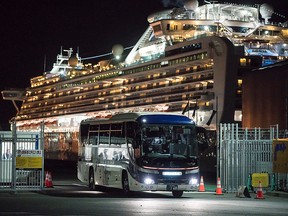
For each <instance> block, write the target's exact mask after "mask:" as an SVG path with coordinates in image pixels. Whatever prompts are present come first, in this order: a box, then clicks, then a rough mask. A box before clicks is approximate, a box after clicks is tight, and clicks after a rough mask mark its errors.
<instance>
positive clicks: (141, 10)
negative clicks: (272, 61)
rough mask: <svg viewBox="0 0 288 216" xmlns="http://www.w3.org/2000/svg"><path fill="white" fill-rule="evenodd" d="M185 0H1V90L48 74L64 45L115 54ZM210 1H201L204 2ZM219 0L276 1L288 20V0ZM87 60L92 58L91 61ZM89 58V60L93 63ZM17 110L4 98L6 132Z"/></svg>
mask: <svg viewBox="0 0 288 216" xmlns="http://www.w3.org/2000/svg"><path fill="white" fill-rule="evenodd" d="M183 2H184V0H81V1H76V0H0V22H1V32H0V68H1V71H0V91H2V90H4V89H9V88H23V89H24V88H26V87H29V86H30V78H32V77H35V76H39V75H42V74H43V72H44V59H45V58H46V71H48V70H51V69H52V65H53V63H54V62H55V60H56V56H57V54H59V52H60V49H61V46H62V47H63V49H69V48H70V47H71V48H73V49H74V51H76V50H77V48H79V50H80V56H81V57H82V58H85V57H90V56H95V55H100V54H104V53H109V52H111V48H112V46H113V45H114V44H122V45H123V46H124V47H129V46H133V45H134V44H135V43H136V42H137V40H138V39H139V38H140V37H141V35H142V34H143V32H144V31H145V30H146V28H147V27H148V22H147V16H148V15H150V14H151V13H154V12H157V11H161V10H164V9H167V8H173V7H175V6H177V5H178V6H181V5H183ZM203 2H204V0H199V4H200V5H202V4H203ZM219 2H234V3H239V2H240V3H251V2H253V3H258V4H262V3H265V2H266V3H270V4H271V5H272V3H271V2H274V3H273V6H274V10H275V11H276V12H278V13H280V14H282V15H284V16H286V18H285V19H283V18H281V17H277V16H275V15H273V17H272V18H274V17H275V18H277V19H278V20H280V21H283V22H284V21H286V20H288V16H287V15H288V14H287V6H288V1H287V0H278V1H276V0H274V1H272V0H266V1H262V0H250V1H249V0H241V1H240V0H233V1H219ZM85 62H86V61H85ZM88 62H89V61H88ZM15 114H16V110H15V108H14V106H13V104H12V102H11V101H3V100H2V96H1V99H0V130H1V127H2V129H3V130H8V126H9V124H8V121H9V119H11V118H12V117H13V116H15Z"/></svg>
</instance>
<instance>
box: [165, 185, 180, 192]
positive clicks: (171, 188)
mask: <svg viewBox="0 0 288 216" xmlns="http://www.w3.org/2000/svg"><path fill="white" fill-rule="evenodd" d="M167 190H168V191H173V190H178V185H167Z"/></svg>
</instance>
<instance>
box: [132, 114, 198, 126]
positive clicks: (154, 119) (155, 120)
mask: <svg viewBox="0 0 288 216" xmlns="http://www.w3.org/2000/svg"><path fill="white" fill-rule="evenodd" d="M136 121H137V122H139V123H142V124H143V123H144V124H192V125H194V124H195V123H194V121H193V120H191V119H189V118H188V117H187V116H180V115H163V114H162V115H155V114H154V115H142V116H139V117H138V118H137V120H136Z"/></svg>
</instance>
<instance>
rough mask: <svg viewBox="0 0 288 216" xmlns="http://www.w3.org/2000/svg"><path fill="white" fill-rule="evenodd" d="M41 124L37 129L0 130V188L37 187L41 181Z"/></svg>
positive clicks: (42, 178) (32, 188) (42, 155)
mask: <svg viewBox="0 0 288 216" xmlns="http://www.w3.org/2000/svg"><path fill="white" fill-rule="evenodd" d="M43 140H44V139H43V127H41V131H40V132H17V131H16V126H15V125H13V130H12V131H0V155H1V158H0V191H3V190H8V191H19V190H41V189H43V186H44V185H43V182H44V151H43V147H44V144H43Z"/></svg>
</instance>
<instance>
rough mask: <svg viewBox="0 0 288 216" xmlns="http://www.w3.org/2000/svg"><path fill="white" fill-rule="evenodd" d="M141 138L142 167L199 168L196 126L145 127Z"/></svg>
mask: <svg viewBox="0 0 288 216" xmlns="http://www.w3.org/2000/svg"><path fill="white" fill-rule="evenodd" d="M141 137H142V139H141V155H142V157H141V159H140V161H141V165H142V166H151V167H171V166H172V167H192V166H197V159H196V158H197V154H198V150H197V144H196V140H195V126H193V125H155V124H153V125H143V127H142V129H141Z"/></svg>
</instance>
